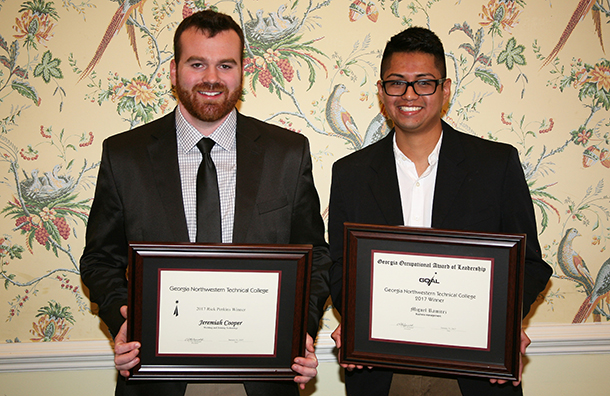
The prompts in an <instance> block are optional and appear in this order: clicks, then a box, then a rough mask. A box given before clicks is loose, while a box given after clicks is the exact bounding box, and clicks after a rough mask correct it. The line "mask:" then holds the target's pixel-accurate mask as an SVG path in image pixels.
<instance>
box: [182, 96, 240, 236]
mask: <svg viewBox="0 0 610 396" xmlns="http://www.w3.org/2000/svg"><path fill="white" fill-rule="evenodd" d="M236 127H237V111H236V110H235V109H233V111H232V112H231V113H230V114H229V116H228V117H227V118H226V120H225V121H224V122H223V123H222V124H221V125H220V126H219V127H218V128H217V129H216V130H215V131H214V132H213V133H212V134H211V135H210V136H208V137H209V138H210V139H212V140H214V142H216V144H215V145H214V147H212V152H211V156H212V161H214V166H215V167H216V175H217V177H218V191H219V193H220V221H221V224H222V234H221V235H222V242H223V243H231V242H232V241H233V220H234V218H235V183H236V180H237V179H236V178H237V145H236V143H235V142H236V139H235V133H236ZM176 134H177V137H178V166H179V168H180V181H181V184H182V200H183V204H184V214H185V215H186V225H187V227H188V233H189V240H190V241H191V242H195V241H196V239H197V170H198V169H199V164H200V163H201V160H202V158H203V157H202V155H201V152H200V151H199V149H198V148H197V142H198V141H199V140H201V138H202V137H203V135H202V134H201V133H200V132H199V131H198V130H197V129H195V127H193V126H192V125H191V124H189V123H188V121H187V120H186V119H185V118H184V116H183V115H182V113H181V112H180V107H177V108H176Z"/></svg>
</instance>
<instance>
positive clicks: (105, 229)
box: [80, 140, 127, 336]
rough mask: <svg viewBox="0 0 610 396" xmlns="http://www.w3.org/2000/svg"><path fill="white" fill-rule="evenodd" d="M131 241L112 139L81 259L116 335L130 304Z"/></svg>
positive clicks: (103, 316) (101, 312) (104, 156)
mask: <svg viewBox="0 0 610 396" xmlns="http://www.w3.org/2000/svg"><path fill="white" fill-rule="evenodd" d="M126 269H127V240H126V236H125V228H124V217H123V205H122V203H121V199H120V197H119V194H118V191H117V187H116V184H115V178H114V175H113V170H112V160H111V153H110V149H109V147H108V141H107V140H106V141H105V142H104V144H103V152H102V161H101V164H100V169H99V174H98V179H97V185H96V189H95V196H94V199H93V204H92V205H91V212H90V214H89V220H88V224H87V233H86V243H85V249H84V252H83V255H82V257H81V259H80V272H81V278H82V280H83V283H84V284H85V286H87V288H88V289H89V293H90V299H91V301H92V302H94V303H96V304H97V305H98V307H99V316H100V318H101V319H102V320H103V321H104V323H105V324H106V325H107V326H108V329H109V330H110V332H111V333H112V335H113V336H115V335H116V334H117V332H118V331H119V328H120V326H121V325H122V324H123V322H124V321H125V319H124V318H123V317H122V316H121V313H120V311H119V309H120V307H121V306H122V305H127V278H126Z"/></svg>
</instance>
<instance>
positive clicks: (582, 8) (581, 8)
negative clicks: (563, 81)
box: [540, 0, 606, 69]
mask: <svg viewBox="0 0 610 396" xmlns="http://www.w3.org/2000/svg"><path fill="white" fill-rule="evenodd" d="M595 3H597V0H580V1H579V2H578V5H577V6H576V10H574V13H573V14H572V17H571V18H570V21H569V22H568V25H567V26H566V28H565V29H564V30H563V33H561V36H560V37H559V42H558V43H557V45H555V48H553V51H551V53H550V54H549V56H547V57H546V59H545V60H544V62H543V63H542V66H541V67H540V68H541V69H542V68H543V67H545V66H546V65H548V64H549V63H551V61H552V60H553V59H555V57H556V56H557V54H559V51H561V49H562V48H563V46H564V45H565V44H566V42H567V41H568V39H569V38H570V35H571V34H572V32H573V31H574V29H575V28H576V25H577V24H578V23H579V22H580V21H582V20H583V19H584V18H585V16H587V14H588V13H589V11H591V8H593V11H592V12H591V16H592V17H593V23H594V24H595V32H596V33H597V37H599V43H600V45H601V47H602V51H604V53H606V50H605V49H604V40H603V38H602V23H601V12H600V9H599V8H598V7H597V6H596V7H593V6H594V5H595Z"/></svg>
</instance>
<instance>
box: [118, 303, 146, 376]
mask: <svg viewBox="0 0 610 396" xmlns="http://www.w3.org/2000/svg"><path fill="white" fill-rule="evenodd" d="M121 315H123V317H124V318H125V319H127V305H123V306H122V307H121ZM139 353H140V343H139V342H137V341H132V342H127V321H125V322H123V324H122V325H121V328H120V329H119V333H118V334H117V335H116V337H115V338H114V366H115V367H116V369H117V370H119V373H120V374H121V375H122V376H123V377H129V369H131V368H133V367H134V366H135V365H136V364H138V363H140V358H138V354H139Z"/></svg>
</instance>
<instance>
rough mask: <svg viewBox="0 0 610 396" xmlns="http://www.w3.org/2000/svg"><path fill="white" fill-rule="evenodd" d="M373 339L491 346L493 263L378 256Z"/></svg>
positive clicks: (373, 291)
mask: <svg viewBox="0 0 610 396" xmlns="http://www.w3.org/2000/svg"><path fill="white" fill-rule="evenodd" d="M372 260H373V262H372V263H371V264H372V274H371V275H372V278H371V282H372V289H371V300H372V301H371V311H372V312H371V327H370V336H371V338H372V339H382V340H392V341H398V342H412V343H422V344H433V345H443V346H452V347H462V348H481V349H487V348H488V347H489V320H490V317H489V316H490V308H491V290H492V284H491V283H492V279H493V276H492V272H493V259H487V258H472V257H467V258H463V257H450V256H439V255H421V254H405V253H392V252H373V256H372Z"/></svg>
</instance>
